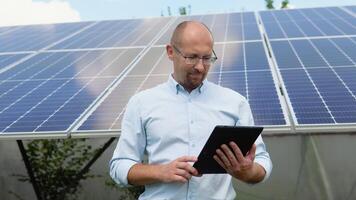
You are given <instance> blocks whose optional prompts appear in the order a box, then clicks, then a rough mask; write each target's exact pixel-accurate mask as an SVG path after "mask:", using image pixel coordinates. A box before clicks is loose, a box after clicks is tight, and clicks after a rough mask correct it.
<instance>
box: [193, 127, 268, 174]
mask: <svg viewBox="0 0 356 200" xmlns="http://www.w3.org/2000/svg"><path fill="white" fill-rule="evenodd" d="M262 130H263V127H256V126H216V127H215V128H214V130H213V132H212V133H211V135H210V137H209V139H208V141H207V142H206V143H205V145H204V147H203V149H202V151H201V152H200V154H199V156H198V161H197V162H195V163H194V165H193V167H195V168H196V169H197V170H198V172H199V173H200V174H221V173H227V172H226V171H225V169H224V168H222V167H221V166H220V165H219V163H217V162H216V161H215V160H214V158H213V156H214V155H215V154H216V153H215V152H216V149H218V148H220V146H221V145H222V144H226V145H228V143H229V142H230V141H233V142H235V143H236V144H237V146H239V148H240V150H241V152H242V154H243V155H244V156H245V155H246V154H247V152H248V151H249V150H250V149H251V147H252V145H253V143H254V142H255V141H256V139H257V137H258V136H259V135H260V133H261V132H262ZM228 146H229V145H228Z"/></svg>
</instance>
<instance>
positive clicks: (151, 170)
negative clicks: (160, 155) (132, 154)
mask: <svg viewBox="0 0 356 200" xmlns="http://www.w3.org/2000/svg"><path fill="white" fill-rule="evenodd" d="M197 160H198V159H197V157H194V156H182V157H179V158H177V159H175V160H173V161H172V162H170V163H168V164H160V165H149V164H142V163H138V164H135V165H133V166H132V167H131V168H130V170H129V173H128V176H127V179H128V182H129V184H131V185H147V184H152V183H157V182H164V183H170V182H181V183H186V182H188V180H189V179H191V178H192V176H200V175H199V174H198V171H197V170H196V169H195V168H194V167H193V166H192V165H191V164H190V163H189V162H196V161H197Z"/></svg>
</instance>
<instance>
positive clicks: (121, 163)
mask: <svg viewBox="0 0 356 200" xmlns="http://www.w3.org/2000/svg"><path fill="white" fill-rule="evenodd" d="M139 106H140V103H139V98H138V96H133V97H132V98H131V99H130V101H129V103H128V104H127V107H126V110H125V114H124V117H123V119H122V125H121V135H120V138H119V142H118V143H117V146H116V149H115V151H114V154H113V157H112V158H111V160H110V163H109V167H110V176H111V178H112V179H113V180H114V181H115V182H116V183H118V184H120V185H122V186H128V185H129V184H128V180H127V175H128V172H129V170H130V168H131V167H132V166H133V165H135V164H137V163H141V162H142V160H143V154H144V150H145V147H146V137H145V132H144V129H143V127H142V120H141V115H140V110H139Z"/></svg>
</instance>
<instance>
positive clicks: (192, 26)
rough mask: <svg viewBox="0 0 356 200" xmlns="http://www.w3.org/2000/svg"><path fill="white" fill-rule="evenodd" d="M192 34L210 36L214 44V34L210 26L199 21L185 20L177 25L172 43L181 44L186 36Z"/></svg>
mask: <svg viewBox="0 0 356 200" xmlns="http://www.w3.org/2000/svg"><path fill="white" fill-rule="evenodd" d="M192 34H199V35H200V36H201V37H204V36H205V37H209V38H210V39H211V42H212V44H213V43H214V38H213V35H212V34H211V31H210V30H209V28H208V27H207V26H206V25H205V24H203V23H201V22H198V21H183V22H181V23H180V24H178V25H177V27H176V28H175V29H174V32H173V34H172V37H171V44H174V45H176V46H179V47H180V46H181V45H182V42H183V40H184V36H186V37H189V36H192Z"/></svg>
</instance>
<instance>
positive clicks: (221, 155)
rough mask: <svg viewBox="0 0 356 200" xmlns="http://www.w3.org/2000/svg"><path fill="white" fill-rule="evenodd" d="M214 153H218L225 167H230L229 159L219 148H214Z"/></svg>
mask: <svg viewBox="0 0 356 200" xmlns="http://www.w3.org/2000/svg"><path fill="white" fill-rule="evenodd" d="M216 154H218V156H219V158H220V160H221V161H222V162H223V163H224V165H225V166H226V168H230V167H231V163H230V161H229V159H228V158H227V157H226V155H225V154H224V152H223V151H221V150H220V149H217V150H216Z"/></svg>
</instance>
